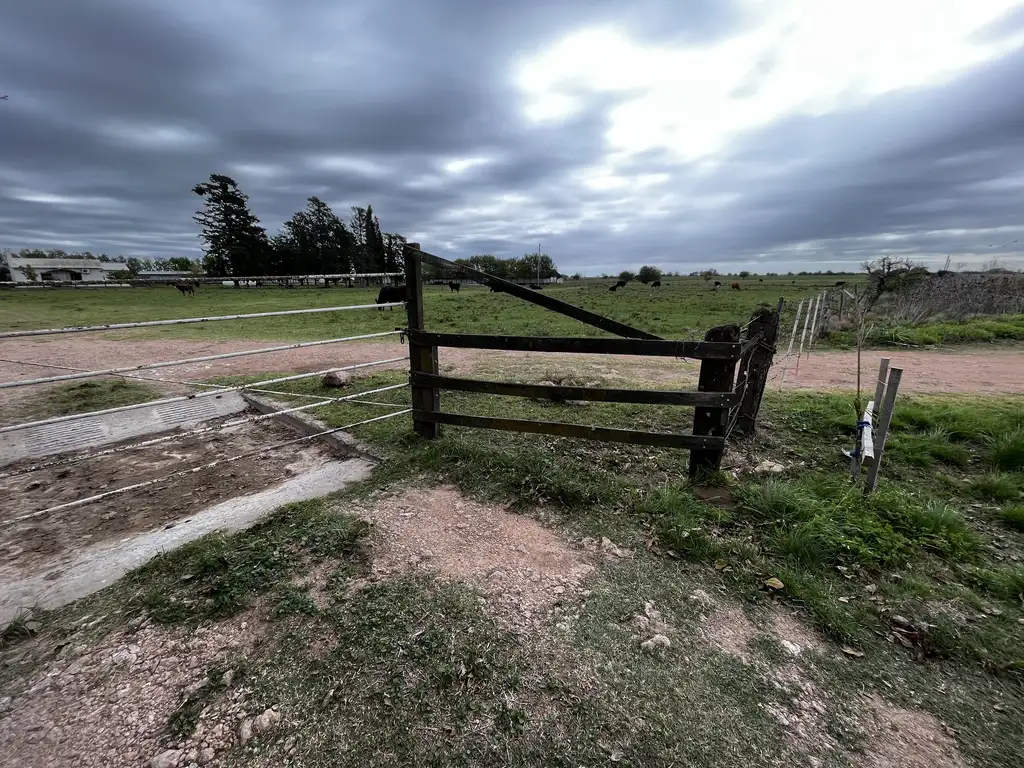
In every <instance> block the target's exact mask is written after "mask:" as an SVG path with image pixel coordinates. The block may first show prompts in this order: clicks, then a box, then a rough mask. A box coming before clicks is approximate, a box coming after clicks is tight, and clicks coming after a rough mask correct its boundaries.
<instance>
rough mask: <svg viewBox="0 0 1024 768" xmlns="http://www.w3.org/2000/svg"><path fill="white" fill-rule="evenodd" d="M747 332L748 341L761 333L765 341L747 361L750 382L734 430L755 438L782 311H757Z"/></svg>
mask: <svg viewBox="0 0 1024 768" xmlns="http://www.w3.org/2000/svg"><path fill="white" fill-rule="evenodd" d="M747 333H748V336H749V338H754V336H756V335H757V334H759V333H760V334H762V338H761V341H759V342H758V343H757V346H756V347H755V348H754V351H753V352H751V353H750V359H749V360H748V361H747V368H746V377H747V380H746V384H745V386H744V388H743V400H742V402H741V403H740V412H739V415H738V416H737V418H736V426H735V430H736V431H737V432H739V433H740V434H741V435H752V434H754V432H755V430H756V429H757V412H758V411H759V410H760V409H761V398H762V396H763V395H764V387H765V384H767V383H768V371H769V370H770V369H771V367H772V360H773V359H774V357H775V339H776V338H777V337H778V335H779V312H778V311H774V312H773V311H772V310H770V309H767V308H762V309H759V310H757V311H756V312H754V317H753V319H752V320H751V321H750V329H749V330H748V332H747ZM701 367H702V368H703V366H701Z"/></svg>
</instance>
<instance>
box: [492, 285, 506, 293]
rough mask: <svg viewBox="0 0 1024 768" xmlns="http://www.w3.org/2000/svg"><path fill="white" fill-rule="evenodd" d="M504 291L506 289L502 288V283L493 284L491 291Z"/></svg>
mask: <svg viewBox="0 0 1024 768" xmlns="http://www.w3.org/2000/svg"><path fill="white" fill-rule="evenodd" d="M504 292H505V289H504V288H502V287H501V286H500V285H492V286H491V293H504Z"/></svg>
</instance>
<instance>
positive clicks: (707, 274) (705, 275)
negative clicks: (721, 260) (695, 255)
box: [700, 269, 718, 283]
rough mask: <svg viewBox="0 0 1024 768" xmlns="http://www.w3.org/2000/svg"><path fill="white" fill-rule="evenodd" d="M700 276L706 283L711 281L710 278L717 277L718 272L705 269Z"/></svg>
mask: <svg viewBox="0 0 1024 768" xmlns="http://www.w3.org/2000/svg"><path fill="white" fill-rule="evenodd" d="M700 276H701V277H703V278H704V282H705V283H706V282H708V281H709V280H711V278H713V277H718V270H717V269H705V270H704V271H703V272H701V273H700Z"/></svg>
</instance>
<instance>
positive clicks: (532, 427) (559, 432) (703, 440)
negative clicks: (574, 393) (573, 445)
mask: <svg viewBox="0 0 1024 768" xmlns="http://www.w3.org/2000/svg"><path fill="white" fill-rule="evenodd" d="M413 417H414V418H417V419H422V420H423V421H431V422H436V423H438V424H452V425H454V426H459V427H475V428H478V429H498V430H502V431H505V432H529V433H532V434H538V435H556V436H558V437H578V438H581V439H584V440H597V441H600V442H608V443H632V444H634V445H654V446H658V447H661V448H689V449H691V450H694V449H697V448H704V449H715V450H719V451H721V450H722V449H723V448H724V447H725V438H724V437H698V436H696V435H675V434H668V433H662V432H641V431H638V430H634V429H613V428H611V427H588V426H585V425H582V424H563V423H562V422H558V421H528V420H525V419H502V418H496V417H493V416H466V415H463V414H458V413H443V412H437V413H434V412H427V411H424V412H420V413H418V412H416V411H413Z"/></svg>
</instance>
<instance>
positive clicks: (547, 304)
mask: <svg viewBox="0 0 1024 768" xmlns="http://www.w3.org/2000/svg"><path fill="white" fill-rule="evenodd" d="M414 245H415V243H410V244H408V245H407V246H406V249H405V252H406V253H407V254H408V253H415V254H417V255H418V256H419V257H420V258H421V259H422V260H423V261H425V262H427V263H428V264H433V265H434V266H437V267H443V268H446V269H455V270H458V271H460V272H462V273H463V274H469V275H472V276H473V277H474V278H476V279H477V281H479V282H481V283H484V284H485V285H489V286H490V287H492V288H494V290H496V291H500V292H502V293H507V294H509V295H510V296H515V297H516V298H519V299H522V300H523V301H528V302H530V303H531V304H536V305H537V306H540V307H544V309H550V310H551V311H552V312H557V313H559V314H560V315H566V316H567V317H571V318H573V319H574V320H579V321H580V322H581V323H586V324H587V325H592V326H594V327H595V328H600V329H601V330H603V331H608V333H614V334H615V335H616V336H625V337H626V338H630V339H660V338H661V337H660V336H655V335H654V334H653V333H648V332H647V331H642V330H640V329H639V328H634V327H632V326H630V325H626V324H625V323H620V322H619V321H618V320H612V319H611V318H610V317H605V316H604V315H599V314H597V313H596V312H590V311H589V310H586V309H583V308H582V307H577V306H576V305H574V304H569V303H568V302H565V301H560V300H559V299H555V298H552V297H551V296H548V295H547V294H545V293H541V292H540V291H535V290H533V289H532V288H527V287H526V286H523V285H518V284H516V283H511V282H509V281H508V280H502V279H501V278H498V277H494V276H493V275H489V274H487V273H486V272H481V271H480V270H477V269H473V268H472V267H467V266H464V265H462V264H456V263H455V262H453V261H448V260H447V259H442V258H441V257H440V256H435V255H434V254H432V253H427V252H426V251H421V250H419V249H418V248H414V247H413V246H414Z"/></svg>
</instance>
